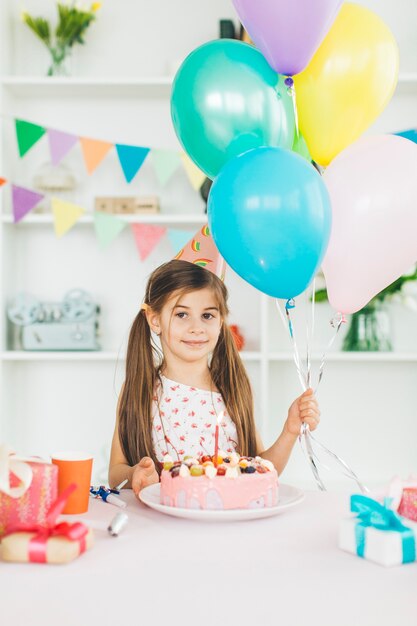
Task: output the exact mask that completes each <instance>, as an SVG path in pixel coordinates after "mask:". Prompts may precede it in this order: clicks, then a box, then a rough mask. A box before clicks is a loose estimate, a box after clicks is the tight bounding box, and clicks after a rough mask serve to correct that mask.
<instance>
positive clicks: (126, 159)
mask: <svg viewBox="0 0 417 626" xmlns="http://www.w3.org/2000/svg"><path fill="white" fill-rule="evenodd" d="M116 150H117V155H118V157H119V161H120V165H121V166H122V170H123V174H124V175H125V178H126V181H127V182H128V183H130V182H131V181H132V180H133V179H134V177H135V176H136V174H137V173H138V171H139V169H140V168H141V166H142V164H143V162H144V160H145V159H146V157H147V156H148V153H149V148H143V147H142V146H127V145H124V144H120V143H117V144H116Z"/></svg>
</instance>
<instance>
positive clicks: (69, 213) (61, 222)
mask: <svg viewBox="0 0 417 626" xmlns="http://www.w3.org/2000/svg"><path fill="white" fill-rule="evenodd" d="M51 206H52V212H53V214H54V226H55V234H56V236H57V237H62V236H63V235H65V233H67V232H68V231H69V230H71V228H72V227H73V226H74V225H75V224H76V223H77V222H78V220H79V219H80V217H81V216H82V215H84V213H85V210H84V209H83V208H82V207H80V206H77V205H76V204H72V203H71V202H65V201H64V200H60V199H59V198H52V199H51Z"/></svg>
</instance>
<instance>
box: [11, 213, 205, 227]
mask: <svg viewBox="0 0 417 626" xmlns="http://www.w3.org/2000/svg"><path fill="white" fill-rule="evenodd" d="M114 217H117V218H119V219H121V220H124V221H125V222H127V223H129V224H166V225H170V224H173V225H175V224H196V225H198V226H199V225H201V226H204V224H207V215H205V214H203V215H190V214H184V215H178V214H175V215H167V214H143V215H140V214H132V215H119V214H114ZM1 221H2V222H3V224H6V225H7V224H10V225H12V226H19V227H20V226H25V225H26V226H29V225H41V224H53V223H54V217H53V215H51V214H49V213H48V214H44V215H41V214H39V215H28V216H27V217H25V218H24V219H23V220H21V221H20V222H17V223H16V222H14V220H13V216H12V215H2V216H1ZM93 222H94V218H93V215H84V216H83V217H81V218H80V219H79V220H78V221H77V224H92V223H93Z"/></svg>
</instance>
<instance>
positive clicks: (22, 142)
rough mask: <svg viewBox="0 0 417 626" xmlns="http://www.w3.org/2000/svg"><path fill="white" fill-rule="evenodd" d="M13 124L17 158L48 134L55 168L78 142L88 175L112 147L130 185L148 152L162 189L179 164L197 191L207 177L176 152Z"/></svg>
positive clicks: (36, 125)
mask: <svg viewBox="0 0 417 626" xmlns="http://www.w3.org/2000/svg"><path fill="white" fill-rule="evenodd" d="M14 124H15V130H16V138H17V145H18V152H19V156H20V157H23V156H25V155H26V154H27V152H28V151H29V150H30V149H31V148H32V147H33V146H34V145H35V144H36V143H37V142H38V141H39V140H40V139H41V137H43V135H44V134H45V133H47V136H48V143H49V152H50V157H51V162H52V164H53V165H58V164H59V163H60V162H61V160H62V159H63V158H64V157H65V156H66V155H67V154H68V152H69V151H70V150H71V149H72V148H73V147H74V145H75V144H76V143H77V142H78V141H79V142H80V146H81V150H82V154H83V158H84V163H85V167H86V170H87V172H88V174H90V175H91V174H92V173H93V172H94V170H95V169H96V168H97V167H98V166H99V165H100V163H101V162H102V161H103V159H104V158H105V157H106V156H107V154H108V152H109V151H110V150H111V148H113V147H115V148H116V150H117V155H118V158H119V162H120V165H121V168H122V171H123V174H124V177H125V179H126V181H127V182H128V183H130V182H132V180H133V179H134V177H135V176H136V174H137V173H138V171H139V170H140V168H141V167H142V165H143V163H144V161H145V159H146V157H147V156H148V154H149V153H151V160H152V165H153V169H154V171H155V175H156V177H157V179H158V182H159V184H160V185H161V186H162V187H164V186H165V185H166V184H167V183H168V181H169V180H170V179H171V177H172V176H173V174H174V173H175V172H176V170H177V169H178V167H179V166H180V165H182V167H183V168H184V170H185V173H186V175H187V177H188V179H189V181H190V183H191V185H192V187H193V188H194V189H195V190H196V191H197V190H199V188H200V187H201V185H202V184H203V182H204V180H205V178H206V176H205V174H204V173H203V172H202V171H201V170H200V169H199V168H198V167H197V166H196V165H195V164H194V163H193V161H192V160H191V159H190V158H189V157H188V155H187V154H186V153H185V152H180V151H178V150H170V149H162V148H150V147H147V146H133V145H128V144H122V143H112V142H109V141H102V140H99V139H92V138H91V137H81V136H78V135H75V134H74V133H69V132H66V131H63V130H57V129H55V128H48V127H46V126H40V125H39V124H33V123H32V122H28V121H27V120H20V119H14Z"/></svg>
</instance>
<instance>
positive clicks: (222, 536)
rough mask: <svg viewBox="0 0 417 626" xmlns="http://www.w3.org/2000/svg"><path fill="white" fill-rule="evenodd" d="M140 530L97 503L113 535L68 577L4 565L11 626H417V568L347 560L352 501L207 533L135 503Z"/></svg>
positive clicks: (200, 525) (2, 617)
mask: <svg viewBox="0 0 417 626" xmlns="http://www.w3.org/2000/svg"><path fill="white" fill-rule="evenodd" d="M123 498H124V499H125V500H126V501H127V502H128V508H127V509H126V510H127V512H128V514H129V523H128V526H127V527H126V528H125V529H124V530H123V531H122V533H121V534H120V536H119V537H114V538H113V537H110V536H109V535H108V534H107V532H106V531H105V530H104V528H105V527H106V526H107V524H108V522H109V520H110V519H111V518H112V517H113V516H114V515H115V514H116V513H117V511H118V509H117V508H116V507H114V506H112V505H110V504H105V503H104V502H102V501H101V500H93V499H92V500H91V501H90V508H89V512H88V513H86V514H85V515H84V516H79V517H78V518H77V519H84V520H85V521H86V522H87V521H88V520H92V521H94V523H95V525H96V526H97V525H100V524H101V525H102V527H103V530H96V531H95V535H96V544H95V546H94V548H93V549H92V550H91V551H89V552H86V553H85V554H83V555H82V556H81V557H80V558H78V559H77V560H75V561H73V562H72V563H70V564H68V565H35V564H9V563H5V562H3V561H1V560H0V624H1V626H55V625H58V626H84V625H93V624H94V625H98V626H107V625H109V626H116V625H117V626H120V625H122V624H123V626H125V625H129V624H132V625H133V624H135V625H136V624H140V625H145V624H146V625H147V624H149V625H152V626H154V625H155V626H160V625H163V626H171V625H172V626H177V625H181V626H191V625H192V626H194V625H195V626H201V625H206V624H210V626H226V625H227V626H231V625H237V624H248V623H253V624H256V625H259V626H269V625H271V626H272V625H273V626H279V625H282V626H292V625H294V626H315V625H320V626H327V625H328V626H374V625H375V626H377V625H378V626H385V625H387V626H388V625H389V626H393V625H397V624H400V625H401V626H416V625H417V564H415V563H413V564H408V565H403V566H399V567H394V568H384V567H382V566H379V565H375V564H373V563H370V562H367V561H365V560H363V559H360V558H358V557H355V556H353V555H350V554H347V553H344V552H342V551H340V550H339V549H338V547H337V531H338V522H339V520H340V518H341V517H342V516H343V515H345V514H346V513H347V511H348V504H349V498H348V496H347V495H346V494H340V493H320V492H307V493H306V498H305V500H304V501H303V502H302V503H301V504H299V505H297V506H295V507H293V508H291V509H288V510H285V511H283V512H282V513H281V514H280V515H277V516H275V517H271V518H268V519H261V520H254V521H246V522H229V523H205V522H194V521H189V520H183V519H177V518H173V517H169V516H167V515H163V514H160V513H157V512H155V511H152V510H151V509H148V508H147V507H146V506H145V505H143V504H142V503H140V502H138V501H137V500H136V499H135V498H134V496H133V494H132V492H130V491H124V492H123Z"/></svg>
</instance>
